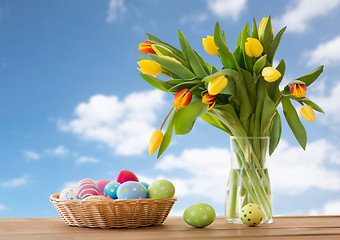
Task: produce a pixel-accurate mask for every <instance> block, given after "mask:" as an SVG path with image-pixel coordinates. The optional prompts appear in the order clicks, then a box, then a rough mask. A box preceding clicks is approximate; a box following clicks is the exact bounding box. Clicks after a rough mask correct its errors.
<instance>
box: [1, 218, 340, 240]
mask: <svg viewBox="0 0 340 240" xmlns="http://www.w3.org/2000/svg"><path fill="white" fill-rule="evenodd" d="M254 238H263V239H283V240H284V239H290V240H291V239H312V240H313V239H340V216H317V217H276V218H274V223H272V224H261V225H259V226H257V227H247V226H244V225H238V224H226V223H225V221H224V218H223V217H217V218H216V220H215V221H214V223H213V224H211V225H210V226H208V227H206V228H193V227H191V226H189V225H187V224H186V223H185V222H184V221H183V220H182V218H181V217H169V218H168V219H167V220H166V222H165V223H164V224H163V225H162V226H156V227H143V228H136V229H99V228H80V227H70V226H68V225H67V224H65V223H64V222H62V220H61V219H60V218H0V240H16V239H24V240H31V239H34V240H36V239H37V240H38V239H51V240H52V239H53V240H59V239H67V240H73V239H82V240H87V239H91V240H94V239H102V240H106V239H110V240H112V239H120V240H125V239H126V240H128V239H149V240H154V239H155V240H156V239H159V240H166V239H186V240H191V239H237V240H241V239H248V240H249V239H254Z"/></svg>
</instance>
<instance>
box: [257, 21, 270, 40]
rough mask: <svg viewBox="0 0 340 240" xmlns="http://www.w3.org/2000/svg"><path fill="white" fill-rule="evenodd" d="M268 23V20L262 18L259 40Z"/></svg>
mask: <svg viewBox="0 0 340 240" xmlns="http://www.w3.org/2000/svg"><path fill="white" fill-rule="evenodd" d="M267 21H268V18H266V17H264V18H262V20H261V22H260V27H259V38H260V37H261V34H262V32H263V30H264V26H266V23H267Z"/></svg>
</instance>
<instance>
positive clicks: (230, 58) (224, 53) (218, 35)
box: [214, 22, 238, 69]
mask: <svg viewBox="0 0 340 240" xmlns="http://www.w3.org/2000/svg"><path fill="white" fill-rule="evenodd" d="M214 40H215V44H216V46H217V47H218V50H217V52H218V55H219V56H220V58H221V62H222V64H223V65H224V66H225V67H226V68H231V69H238V64H237V62H236V59H235V57H234V55H233V54H232V52H231V51H230V49H229V47H228V45H227V43H226V42H225V41H224V39H223V36H222V32H221V28H220V24H219V23H218V22H217V23H216V25H215V31H214Z"/></svg>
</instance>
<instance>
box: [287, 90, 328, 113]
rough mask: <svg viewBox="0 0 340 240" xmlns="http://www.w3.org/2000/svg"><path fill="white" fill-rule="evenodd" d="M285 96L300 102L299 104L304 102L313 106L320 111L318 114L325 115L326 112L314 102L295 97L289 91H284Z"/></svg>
mask: <svg viewBox="0 0 340 240" xmlns="http://www.w3.org/2000/svg"><path fill="white" fill-rule="evenodd" d="M283 94H284V96H285V97H288V98H289V99H292V100H295V101H299V102H303V103H305V104H307V105H309V106H311V107H312V108H313V109H314V110H315V111H318V112H321V113H323V114H325V112H324V111H323V110H322V108H321V107H320V106H319V105H317V104H316V103H314V102H313V101H312V100H310V99H308V98H306V97H303V98H297V97H294V96H293V95H292V94H290V92H289V90H284V91H283Z"/></svg>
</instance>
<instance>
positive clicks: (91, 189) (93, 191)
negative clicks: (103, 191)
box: [77, 178, 99, 199]
mask: <svg viewBox="0 0 340 240" xmlns="http://www.w3.org/2000/svg"><path fill="white" fill-rule="evenodd" d="M77 192H78V198H80V199H84V198H86V197H88V196H91V195H95V196H96V195H98V192H99V190H98V187H97V183H96V181H94V180H93V179H91V178H85V179H83V180H81V181H80V182H79V183H78V187H77Z"/></svg>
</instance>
